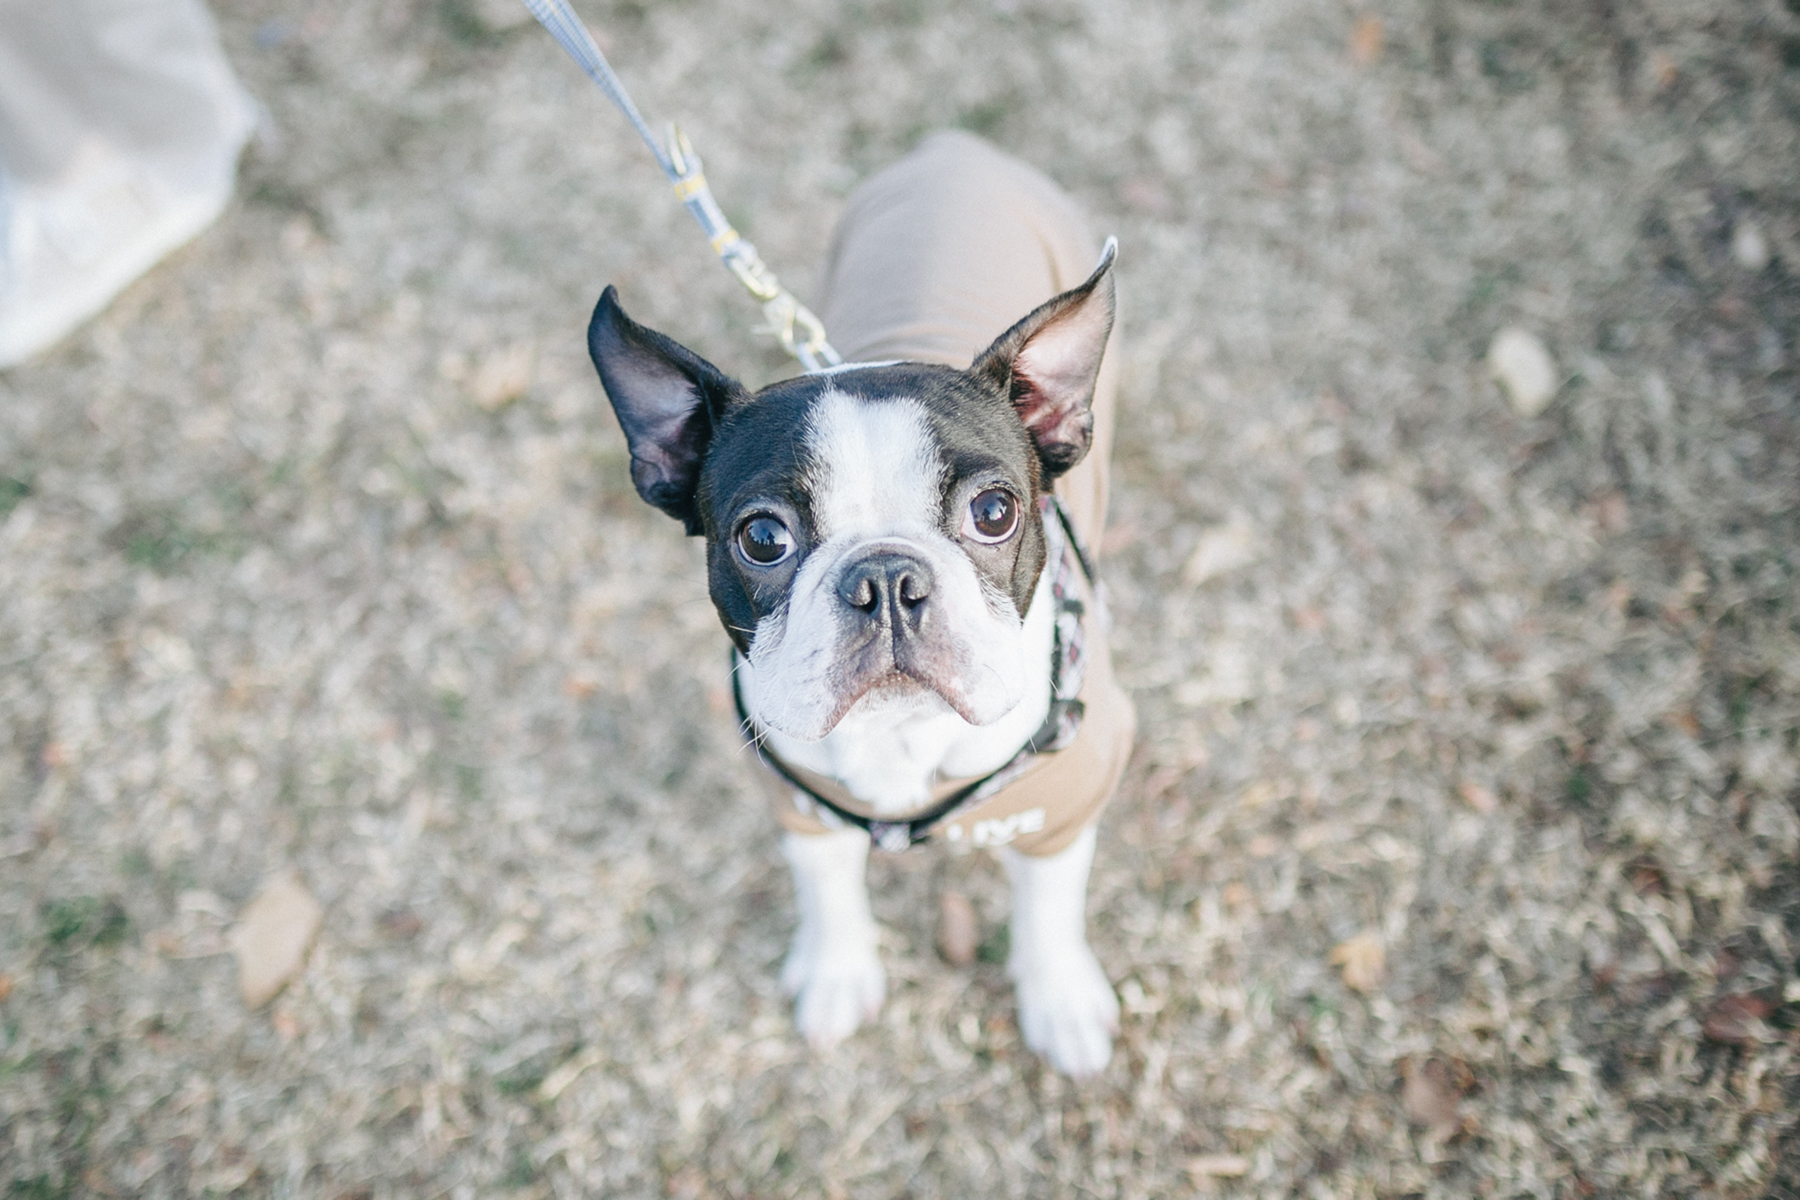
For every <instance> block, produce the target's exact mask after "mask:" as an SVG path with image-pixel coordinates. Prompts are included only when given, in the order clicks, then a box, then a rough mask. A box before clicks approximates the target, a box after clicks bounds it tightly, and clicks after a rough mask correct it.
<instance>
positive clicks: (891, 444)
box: [801, 384, 946, 541]
mask: <svg viewBox="0 0 1800 1200" xmlns="http://www.w3.org/2000/svg"><path fill="white" fill-rule="evenodd" d="M801 459H802V461H803V462H804V464H805V472H806V483H807V490H808V493H809V495H810V499H811V501H812V504H811V507H812V517H813V524H814V527H815V529H816V536H817V537H818V539H819V540H820V541H826V540H829V539H831V538H837V537H852V538H855V537H880V536H882V535H884V534H895V533H903V532H908V531H923V530H927V529H932V528H934V527H936V525H937V524H938V522H939V520H940V508H941V501H942V494H943V477H944V473H945V470H946V467H945V464H944V460H943V456H942V454H941V453H940V450H939V445H938V440H937V437H936V436H935V434H934V431H933V430H932V427H931V422H930V419H929V418H928V416H927V414H926V411H925V407H924V405H922V404H921V403H920V402H919V401H918V400H917V399H915V398H914V397H911V396H905V395H900V396H894V395H877V396H874V397H871V396H867V395H859V394H857V393H854V392H848V391H845V390H844V389H843V388H842V387H840V386H837V385H835V384H829V385H828V386H827V387H826V388H825V390H824V391H823V392H821V393H820V394H819V397H818V399H817V400H816V401H815V402H814V403H813V407H812V412H811V413H810V414H809V416H808V419H807V422H806V432H805V449H804V450H803V452H802V455H801Z"/></svg>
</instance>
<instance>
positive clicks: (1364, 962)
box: [1330, 933, 1387, 996]
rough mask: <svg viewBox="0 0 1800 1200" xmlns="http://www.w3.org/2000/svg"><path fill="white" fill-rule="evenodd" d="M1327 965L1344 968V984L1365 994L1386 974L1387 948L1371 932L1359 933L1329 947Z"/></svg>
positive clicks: (1372, 989) (1380, 981)
mask: <svg viewBox="0 0 1800 1200" xmlns="http://www.w3.org/2000/svg"><path fill="white" fill-rule="evenodd" d="M1330 962H1331V965H1332V966H1334V967H1342V968H1343V969H1344V986H1345V987H1347V988H1350V989H1351V990H1352V991H1357V992H1361V993H1362V994H1363V995H1365V996H1366V995H1369V994H1370V993H1372V992H1374V991H1375V990H1376V989H1377V988H1379V987H1380V986H1381V983H1382V980H1384V979H1386V978H1387V952H1386V951H1385V950H1383V949H1382V947H1381V939H1380V938H1379V937H1377V936H1376V935H1375V934H1373V933H1359V934H1357V935H1356V936H1355V937H1353V938H1351V939H1350V940H1348V941H1345V942H1339V943H1338V944H1337V946H1336V947H1334V948H1333V949H1332V951H1331V959H1330Z"/></svg>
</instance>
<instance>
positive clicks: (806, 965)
mask: <svg viewBox="0 0 1800 1200" xmlns="http://www.w3.org/2000/svg"><path fill="white" fill-rule="evenodd" d="M781 986H782V987H783V988H784V989H786V991H787V994H788V995H790V996H793V997H794V998H795V999H794V1024H795V1025H797V1026H799V1028H800V1032H801V1034H802V1035H803V1036H804V1037H805V1038H806V1040H807V1042H809V1043H810V1044H811V1045H812V1048H813V1049H814V1050H829V1049H831V1047H833V1046H835V1045H837V1044H838V1043H839V1042H841V1041H843V1040H844V1039H845V1038H847V1037H849V1036H850V1035H851V1034H853V1033H855V1032H856V1029H857V1026H859V1025H861V1024H862V1023H863V1022H864V1021H872V1020H874V1019H875V1014H876V1013H878V1012H880V1011H881V1002H882V1001H883V1000H884V999H886V998H887V972H885V971H883V970H882V969H881V960H880V959H879V958H877V957H876V956H875V947H874V946H873V945H870V946H869V947H867V948H866V949H862V948H858V949H838V950H835V951H826V950H823V949H821V948H817V947H810V946H807V945H806V944H805V942H804V940H803V939H802V938H795V939H794V948H793V949H792V950H791V951H790V952H789V953H788V958H787V963H786V964H785V965H784V966H783V967H782V969H781Z"/></svg>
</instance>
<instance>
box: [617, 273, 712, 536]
mask: <svg viewBox="0 0 1800 1200" xmlns="http://www.w3.org/2000/svg"><path fill="white" fill-rule="evenodd" d="M588 354H589V355H590V356H591V357H592V358H593V360H594V368H595V369H596V370H598V371H599V372H600V383H601V385H602V386H604V387H605V388H606V398H607V399H608V400H611V401H612V406H613V412H614V413H616V414H617V415H618V418H619V427H620V428H621V429H623V430H624V431H625V444H626V445H627V446H629V447H630V448H631V482H632V483H633V484H635V485H636V486H637V490H638V495H640V496H642V497H643V498H644V499H645V500H647V501H649V502H650V503H651V504H653V505H655V506H656V507H657V508H660V509H662V510H663V511H664V512H666V513H668V514H669V515H670V516H671V517H674V518H675V519H676V520H678V521H680V522H681V523H682V524H684V525H685V526H686V527H687V531H688V533H690V534H697V533H700V532H701V531H702V526H701V521H700V512H699V510H698V508H697V507H696V505H695V503H694V491H695V489H696V487H698V485H699V483H700V464H701V462H702V461H703V460H704V459H705V457H706V448H707V446H708V445H710V444H711V442H712V433H713V426H714V424H715V423H716V422H717V421H718V419H719V418H720V417H721V416H723V415H724V413H725V410H726V408H728V407H729V406H730V405H731V404H732V402H733V401H734V400H736V399H738V398H739V397H741V396H742V395H743V390H744V389H743V387H742V385H740V384H739V383H738V382H737V380H735V379H732V378H731V377H730V376H728V375H726V374H725V373H724V372H723V371H720V370H719V369H718V368H717V367H715V366H713V365H712V364H711V363H709V362H707V361H706V360H705V359H703V358H701V357H700V356H699V355H697V354H695V353H693V352H692V351H691V350H689V349H687V348H686V347H685V346H682V345H680V344H679V343H677V342H675V341H673V340H672V339H670V338H667V337H664V336H663V335H662V334H660V333H658V332H656V330H654V329H646V328H645V327H644V326H642V325H639V324H638V323H637V322H636V321H633V320H632V319H631V318H630V317H628V316H626V315H625V310H624V309H622V308H620V307H619V293H618V289H617V288H613V287H608V288H607V289H606V290H605V291H604V292H602V293H600V303H599V304H597V305H595V306H594V318H593V320H591V321H589V322H588Z"/></svg>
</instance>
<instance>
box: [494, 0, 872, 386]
mask: <svg viewBox="0 0 1800 1200" xmlns="http://www.w3.org/2000/svg"><path fill="white" fill-rule="evenodd" d="M524 3H525V7H526V8H528V9H530V10H531V15H532V16H534V17H536V18H537V19H538V24H540V25H542V26H543V27H544V28H545V29H547V30H549V31H550V36H551V37H553V38H555V39H556V40H557V42H559V43H560V44H561V45H562V48H563V49H564V50H567V51H568V52H569V57H570V58H572V59H574V60H575V65H576V66H578V67H580V68H581V69H582V70H583V71H585V72H586V73H587V77H588V78H589V79H592V80H593V81H594V82H595V83H596V84H598V85H599V88H600V90H601V91H603V92H605V93H606V98H607V99H608V100H611V101H612V102H613V104H614V105H615V106H616V107H617V108H618V110H619V111H620V112H622V113H624V114H625V119H626V120H628V121H630V122H631V125H632V128H634V129H636V130H637V133H638V136H639V137H640V138H642V139H643V140H644V145H646V146H648V147H650V153H651V154H653V155H655V156H656V164H657V165H658V166H659V167H661V168H662V171H663V174H664V175H666V176H668V177H669V182H670V183H672V184H674V185H675V195H676V196H677V197H679V198H680V200H681V202H682V203H683V204H684V205H686V206H687V210H688V212H690V213H692V214H693V215H694V220H696V221H698V222H699V223H700V228H701V230H702V231H704V232H705V234H706V238H707V240H708V241H709V242H711V243H712V248H713V252H714V253H715V254H717V255H718V256H719V258H720V259H721V260H723V262H724V263H725V265H726V266H727V267H729V268H731V273H732V274H734V275H736V276H737V277H738V281H739V282H740V283H742V284H743V285H744V287H745V288H746V289H747V290H748V291H749V292H750V294H751V295H752V296H754V297H755V298H756V299H757V300H758V301H759V302H760V303H761V304H762V310H763V316H764V318H765V319H767V321H768V323H769V330H770V332H772V333H773V334H774V335H775V336H776V338H778V339H779V340H780V342H781V347H782V349H784V350H786V351H787V352H788V353H789V354H791V355H793V356H794V357H795V358H796V359H798V360H799V361H800V365H801V366H803V367H805V368H806V369H807V370H808V371H822V370H824V369H825V368H826V367H835V366H837V365H838V364H839V363H841V362H842V361H843V359H842V358H841V357H839V355H838V352H837V351H836V350H833V349H832V348H831V343H830V342H828V341H826V340H825V326H824V324H823V323H821V322H820V320H819V318H818V317H816V316H814V315H813V312H812V310H811V309H809V308H807V307H806V305H804V304H802V303H800V301H799V300H798V299H796V298H795V297H794V293H792V292H790V291H788V290H787V288H785V287H783V286H782V285H781V281H780V280H779V279H777V278H776V277H775V272H773V271H771V270H770V269H769V268H768V266H767V264H765V263H764V262H763V260H762V257H761V256H760V255H759V254H757V252H756V247H755V246H753V245H751V244H750V243H749V242H747V241H745V240H744V239H743V237H741V236H740V235H739V234H738V231H737V230H735V229H733V228H732V227H731V222H730V221H728V220H726V219H725V214H724V213H723V212H721V211H719V202H718V201H717V200H714V199H713V194H712V189H711V188H710V187H708V186H707V183H706V175H705V174H704V173H703V172H702V171H701V169H700V156H699V155H698V154H695V153H694V148H693V146H692V145H690V144H689V143H688V140H687V135H686V134H684V133H682V132H681V130H680V128H679V127H677V126H675V125H670V126H669V134H668V143H667V146H666V148H665V146H664V145H663V144H661V143H659V142H657V140H656V136H655V135H654V134H653V133H651V132H650V126H649V124H648V123H646V122H645V120H644V118H643V116H642V115H641V114H640V113H639V112H638V110H637V105H635V104H633V103H632V102H631V96H630V94H629V93H627V92H626V91H625V85H624V84H623V83H620V82H619V77H618V75H616V74H615V73H614V72H613V69H612V65H611V64H610V63H608V62H607V61H606V55H604V54H602V53H600V47H599V46H598V45H596V44H595V43H594V38H593V35H592V34H590V33H589V32H588V31H587V26H585V25H583V24H582V23H581V18H580V17H577V16H576V15H575V13H574V11H573V10H571V9H570V8H569V5H568V0H524Z"/></svg>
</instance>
